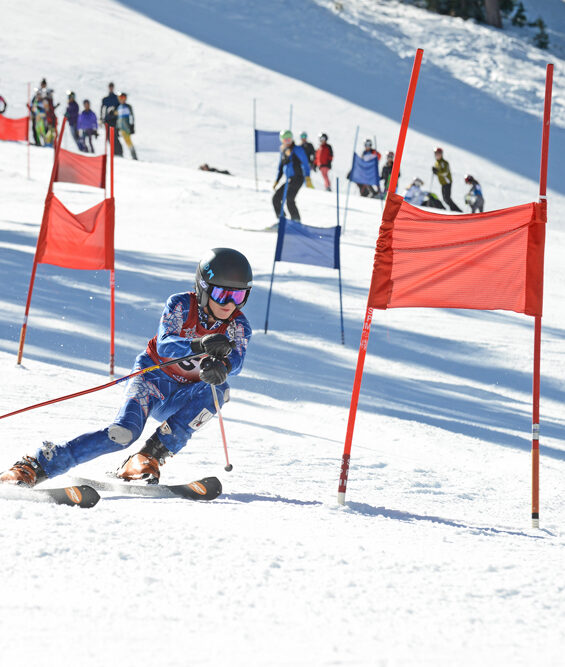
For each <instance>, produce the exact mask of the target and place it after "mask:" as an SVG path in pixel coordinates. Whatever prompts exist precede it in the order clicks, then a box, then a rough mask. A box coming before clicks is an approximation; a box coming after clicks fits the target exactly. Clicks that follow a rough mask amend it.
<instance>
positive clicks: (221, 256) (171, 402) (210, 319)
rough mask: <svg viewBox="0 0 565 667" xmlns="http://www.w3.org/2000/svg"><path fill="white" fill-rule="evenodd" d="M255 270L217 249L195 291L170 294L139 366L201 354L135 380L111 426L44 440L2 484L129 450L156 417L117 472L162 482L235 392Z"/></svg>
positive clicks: (199, 272) (32, 480)
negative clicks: (163, 472)
mask: <svg viewBox="0 0 565 667" xmlns="http://www.w3.org/2000/svg"><path fill="white" fill-rule="evenodd" d="M252 284H253V274H252V271H251V267H250V265H249V262H248V261H247V259H246V257H245V256H244V255H242V254H241V253H240V252H238V251H237V250H233V249H231V248H214V249H213V250H211V251H209V253H207V254H206V256H205V257H204V258H203V259H202V260H201V261H200V263H199V264H198V267H197V269H196V280H195V291H194V292H182V293H180V294H173V295H172V296H170V297H169V299H168V301H167V303H166V305H165V308H164V310H163V314H162V316H161V320H160V322H159V329H158V333H157V335H156V336H155V337H154V338H152V339H151V340H150V341H149V343H148V345H147V349H146V350H145V351H144V352H142V353H141V354H140V355H139V356H138V357H137V359H136V361H135V365H134V370H139V369H142V368H148V367H150V366H154V365H155V364H159V363H163V362H165V361H168V360H170V359H175V358H177V357H183V356H185V355H189V354H192V353H196V354H197V355H198V356H197V357H194V358H191V359H190V360H185V361H182V362H180V363H179V364H173V365H170V366H167V367H164V368H162V369H156V370H152V371H148V372H146V373H144V374H141V375H137V376H135V377H134V378H131V379H130V380H129V381H128V383H127V385H126V388H125V391H124V399H123V402H122V406H121V408H120V410H119V412H118V414H117V416H116V419H115V420H114V422H113V423H112V424H110V425H109V426H107V427H106V428H102V429H100V430H98V431H93V432H90V433H85V434H83V435H80V436H78V437H77V438H74V439H72V440H69V441H68V442H65V443H61V444H55V443H53V442H44V443H43V445H42V446H41V447H39V449H37V450H36V451H35V452H34V453H33V454H31V455H28V456H24V457H22V458H21V459H20V460H19V461H18V462H17V463H15V464H14V465H13V466H12V467H11V468H10V469H9V470H7V471H5V472H4V473H2V474H1V475H0V481H1V482H6V483H11V484H18V485H25V486H35V484H37V483H38V482H41V481H43V480H44V479H46V478H51V477H55V476H56V475H61V474H63V473H65V472H67V470H69V469H70V468H72V467H74V466H76V465H78V464H80V463H84V462H85V461H90V460H91V459H94V458H96V457H98V456H101V455H102V454H108V453H110V452H116V451H120V450H123V449H126V448H127V447H129V446H130V445H131V444H132V443H134V442H135V441H136V440H137V439H138V438H139V437H140V436H141V433H142V431H143V428H144V426H145V424H146V422H147V419H148V418H149V417H150V416H153V417H154V418H156V419H158V420H160V421H161V422H162V423H161V425H160V426H159V427H158V428H157V430H156V431H155V433H153V435H152V436H151V437H150V438H149V439H148V440H147V441H146V443H145V444H144V445H143V447H142V448H141V449H140V450H139V451H138V452H137V453H135V454H132V455H131V456H129V457H128V458H127V459H126V460H125V461H124V462H123V464H122V465H121V466H120V468H119V469H118V470H117V472H116V476H117V477H118V478H120V479H122V480H125V481H134V480H138V481H139V480H141V481H143V482H145V483H148V484H157V483H158V482H159V476H160V466H161V465H163V464H164V462H165V459H167V458H169V457H171V456H173V455H174V454H177V453H178V452H179V451H180V450H181V449H182V448H183V447H184V446H185V445H186V444H187V442H188V440H189V439H190V438H191V437H192V435H193V433H194V432H195V431H196V430H198V429H199V428H200V427H201V426H202V425H203V424H205V423H206V422H207V421H208V420H210V419H211V418H212V417H213V416H214V414H215V412H216V410H215V406H214V399H213V394H212V391H211V389H210V387H209V385H214V386H215V387H216V393H217V397H218V401H219V403H220V405H221V404H223V403H224V402H225V401H227V400H228V397H229V385H228V383H227V379H228V376H229V375H237V374H238V373H239V372H240V371H241V368H242V366H243V361H244V359H245V353H246V350H247V345H248V342H249V339H250V337H251V327H250V325H249V322H248V321H247V318H246V317H245V315H243V313H242V312H241V310H240V309H241V308H243V306H244V305H245V303H246V302H247V299H248V297H249V293H250V291H251V288H252Z"/></svg>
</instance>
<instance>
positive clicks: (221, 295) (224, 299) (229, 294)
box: [209, 287, 249, 306]
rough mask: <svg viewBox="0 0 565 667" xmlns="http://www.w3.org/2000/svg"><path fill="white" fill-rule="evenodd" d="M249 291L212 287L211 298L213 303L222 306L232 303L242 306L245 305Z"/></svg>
mask: <svg viewBox="0 0 565 667" xmlns="http://www.w3.org/2000/svg"><path fill="white" fill-rule="evenodd" d="M248 295H249V290H246V289H225V288H224V287H212V290H211V292H210V293H209V297H210V298H211V299H212V301H215V302H216V303H219V304H220V305H221V306H223V305H224V304H226V303H228V302H229V301H232V302H233V303H234V304H235V305H236V306H241V305H242V304H243V303H245V300H246V299H247V296H248Z"/></svg>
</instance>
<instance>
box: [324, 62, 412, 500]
mask: <svg viewBox="0 0 565 667" xmlns="http://www.w3.org/2000/svg"><path fill="white" fill-rule="evenodd" d="M423 55H424V50H423V49H418V50H417V51H416V56H415V57H414V65H413V66H412V75H411V76H410V85H409V86H408V93H407V95H406V102H405V104H404V113H403V115H402V123H401V125H400V132H399V134H398V143H397V144H396V153H395V155H394V162H393V165H392V173H391V176H390V183H389V187H388V192H389V194H390V193H391V192H394V191H395V190H396V185H397V182H398V174H399V170H400V162H401V160H402V152H403V150H404V142H405V140H406V132H407V131H408V124H409V122H410V113H411V112H412V103H413V102H414V95H415V93H416V85H417V83H418V75H419V73H420V65H421V63H422V56H423ZM387 197H388V195H387ZM385 210H386V206H385ZM375 255H376V251H375ZM373 274H374V271H373ZM371 283H372V280H371ZM370 294H371V292H370V291H369V296H370ZM372 319H373V308H372V307H371V305H370V302H369V301H368V303H367V311H366V313H365V321H364V323H363V331H362V333H361V344H360V346H359V355H358V357H357V367H356V369H355V379H354V381H353V392H352V394H351V404H350V406H349V419H348V422H347V432H346V435H345V446H344V449H343V456H342V459H341V473H340V476H339V487H338V491H337V502H338V503H339V504H340V505H344V504H345V492H346V490H347V476H348V474H349V461H350V459H351V444H352V441H353V429H354V427H355V417H356V415H357V405H358V403H359V392H360V391H361V380H362V379H363V367H364V365H365V356H366V354H367V345H368V343H369V333H370V331H371V321H372Z"/></svg>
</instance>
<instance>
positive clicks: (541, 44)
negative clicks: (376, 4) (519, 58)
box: [418, 0, 549, 49]
mask: <svg viewBox="0 0 565 667" xmlns="http://www.w3.org/2000/svg"><path fill="white" fill-rule="evenodd" d="M418 4H420V6H424V7H425V8H426V9H428V10H430V11H432V12H436V13H438V14H448V15H449V16H459V17H461V18H463V19H475V21H478V22H479V23H488V24H489V25H492V26H494V27H496V28H502V20H501V15H502V16H505V17H506V18H510V21H511V23H512V25H515V26H518V27H520V28H523V27H524V26H529V27H533V28H537V29H538V31H537V32H536V34H535V35H534V37H533V42H534V44H535V46H537V47H538V48H540V49H547V48H548V47H549V35H548V34H547V30H546V27H547V26H546V24H545V21H544V20H543V19H542V17H541V16H539V17H538V18H537V19H536V20H535V21H528V18H527V16H526V10H525V8H524V4H523V3H522V2H518V1H517V0H422V1H421V2H420V3H418Z"/></svg>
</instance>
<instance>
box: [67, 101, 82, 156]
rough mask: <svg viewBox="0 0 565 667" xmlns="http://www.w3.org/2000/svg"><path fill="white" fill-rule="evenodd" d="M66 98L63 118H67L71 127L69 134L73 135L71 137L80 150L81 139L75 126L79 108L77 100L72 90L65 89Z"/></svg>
mask: <svg viewBox="0 0 565 667" xmlns="http://www.w3.org/2000/svg"><path fill="white" fill-rule="evenodd" d="M67 98H68V102H67V109H66V111H65V118H66V119H67V123H68V124H69V127H70V128H71V134H72V135H73V139H74V140H75V143H76V145H77V147H78V148H79V150H82V148H81V140H80V136H79V133H78V127H77V125H78V114H79V108H78V104H77V101H76V100H75V94H74V93H73V91H72V90H69V91H67Z"/></svg>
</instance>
